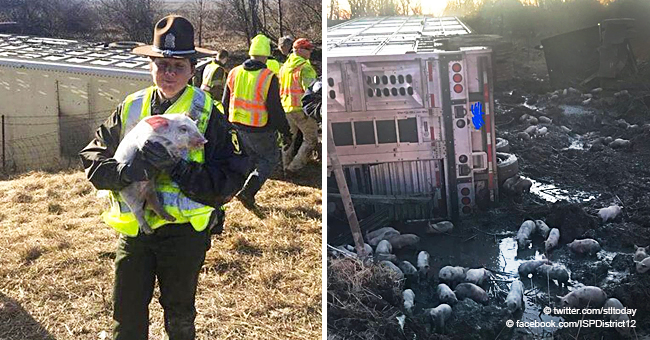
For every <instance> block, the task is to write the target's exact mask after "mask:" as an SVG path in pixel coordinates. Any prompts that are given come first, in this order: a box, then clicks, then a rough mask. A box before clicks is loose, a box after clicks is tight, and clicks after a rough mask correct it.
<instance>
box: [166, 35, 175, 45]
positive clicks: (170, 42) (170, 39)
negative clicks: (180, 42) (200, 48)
mask: <svg viewBox="0 0 650 340" xmlns="http://www.w3.org/2000/svg"><path fill="white" fill-rule="evenodd" d="M165 48H176V37H175V36H174V35H173V34H171V33H169V34H167V35H166V36H165Z"/></svg>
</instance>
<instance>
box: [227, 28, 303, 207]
mask: <svg viewBox="0 0 650 340" xmlns="http://www.w3.org/2000/svg"><path fill="white" fill-rule="evenodd" d="M248 54H249V55H250V59H248V60H246V61H244V63H243V64H241V65H239V66H237V67H235V68H233V69H232V71H230V73H229V74H228V79H227V80H226V90H225V91H224V93H223V98H222V102H223V106H224V110H225V111H226V114H227V115H228V120H229V121H230V122H231V123H233V124H234V125H235V127H236V128H237V130H238V131H239V135H240V136H241V139H242V141H243V145H244V150H245V151H246V153H247V154H248V155H249V156H250V157H251V159H252V163H253V164H254V167H255V170H254V171H253V172H251V173H250V175H249V176H248V179H247V180H246V184H245V185H244V188H243V189H242V190H241V191H240V192H239V193H238V194H237V198H238V199H239V200H240V201H241V202H242V204H243V205H244V206H245V207H246V208H248V209H250V210H252V211H254V212H255V211H256V208H257V206H256V202H255V194H257V192H258V191H259V190H260V189H261V188H262V185H264V182H266V180H267V178H268V177H269V176H270V175H271V173H272V172H273V169H274V168H275V167H276V166H277V165H278V164H279V163H280V159H281V154H280V149H279V147H278V145H277V139H276V131H278V132H280V133H281V134H282V136H283V140H284V141H285V143H288V142H289V140H290V139H291V137H290V136H291V133H290V132H289V123H288V122H287V118H286V116H285V114H284V111H283V110H282V104H281V103H280V89H279V81H278V77H277V76H276V75H275V74H274V73H273V72H272V71H271V70H269V69H268V68H267V67H266V64H265V62H266V60H267V58H268V57H269V56H270V55H271V44H270V40H269V38H267V37H266V36H264V35H261V34H260V35H257V36H256V37H255V38H253V39H252V40H251V47H250V50H249V51H248Z"/></svg>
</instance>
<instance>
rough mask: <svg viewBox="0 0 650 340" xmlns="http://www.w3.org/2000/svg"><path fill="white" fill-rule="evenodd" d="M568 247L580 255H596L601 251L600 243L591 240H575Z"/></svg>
mask: <svg viewBox="0 0 650 340" xmlns="http://www.w3.org/2000/svg"><path fill="white" fill-rule="evenodd" d="M567 247H569V249H571V251H572V252H574V253H576V254H580V255H584V254H587V255H594V254H596V253H597V252H599V251H600V244H599V243H598V241H596V240H594V239H590V238H586V239H583V240H573V242H571V243H569V244H567Z"/></svg>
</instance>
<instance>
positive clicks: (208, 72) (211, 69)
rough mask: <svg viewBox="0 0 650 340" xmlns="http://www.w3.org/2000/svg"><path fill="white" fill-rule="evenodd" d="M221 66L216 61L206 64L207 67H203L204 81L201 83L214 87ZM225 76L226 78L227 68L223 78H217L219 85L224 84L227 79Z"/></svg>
mask: <svg viewBox="0 0 650 340" xmlns="http://www.w3.org/2000/svg"><path fill="white" fill-rule="evenodd" d="M220 67H222V66H221V65H219V64H217V63H216V62H214V61H213V62H211V63H209V64H207V65H205V68H204V69H203V82H202V83H201V85H205V86H210V87H212V86H213V85H214V75H215V74H216V73H217V70H218V69H219V68H220ZM224 78H225V70H224V77H223V78H221V79H217V85H223V84H224V80H225V79H224Z"/></svg>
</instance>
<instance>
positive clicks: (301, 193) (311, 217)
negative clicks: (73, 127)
mask: <svg viewBox="0 0 650 340" xmlns="http://www.w3.org/2000/svg"><path fill="white" fill-rule="evenodd" d="M313 182H314V183H313V186H316V187H320V178H317V179H314V180H313ZM316 182H317V183H316ZM257 198H258V202H260V204H261V205H262V206H263V207H264V212H265V213H266V216H267V217H266V219H264V220H260V219H259V218H257V217H256V216H255V215H254V214H252V213H251V212H249V211H248V210H245V209H244V208H243V206H242V205H241V204H240V203H239V202H236V201H235V202H231V203H229V204H228V212H227V214H228V215H227V216H228V217H227V224H226V228H225V232H224V234H223V235H220V236H215V237H213V240H212V249H210V251H209V252H208V254H207V258H206V262H205V264H204V266H203V270H202V272H201V275H200V278H199V289H198V293H197V299H196V304H197V311H198V315H197V319H196V326H197V339H204V340H208V339H210V340H213V339H317V338H320V337H321V329H322V326H321V316H322V310H321V290H322V289H321V287H322V283H321V282H322V281H321V272H322V268H321V217H320V216H321V215H320V214H321V190H320V189H313V188H310V187H305V186H298V185H295V184H292V183H289V182H284V181H278V180H270V181H269V182H268V183H267V184H266V185H265V187H264V189H263V190H262V191H261V192H260V193H259V194H258V197H257ZM103 204H104V203H103V201H102V200H101V199H99V198H97V197H96V195H95V190H94V189H93V188H92V186H91V185H90V183H89V182H88V181H87V180H86V178H85V176H84V174H83V172H80V171H74V172H70V171H68V172H62V173H59V174H47V173H43V172H32V173H28V174H25V175H22V176H20V177H18V178H16V179H12V180H6V181H2V182H0V211H1V212H2V214H1V215H2V218H0V254H1V255H2V256H0V339H3V340H30V339H57V340H61V339H98V338H101V336H102V335H107V336H108V337H110V327H111V322H112V320H111V315H112V303H111V296H112V282H113V259H114V258H115V242H116V239H117V238H116V233H115V232H114V231H113V230H112V229H111V228H110V227H108V226H106V225H104V224H103V223H102V222H101V220H100V218H99V214H100V212H101V211H102V208H103ZM158 296H159V292H158V289H157V288H156V292H155V296H154V299H153V300H152V302H151V304H150V311H151V314H150V315H151V317H150V319H151V322H150V338H152V339H158V338H159V337H160V335H161V334H162V330H163V319H162V308H161V307H160V305H159V303H158V301H157V297H158ZM102 333H104V334H102ZM108 337H107V338H108Z"/></svg>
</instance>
